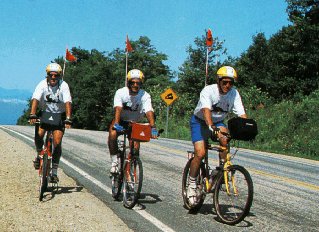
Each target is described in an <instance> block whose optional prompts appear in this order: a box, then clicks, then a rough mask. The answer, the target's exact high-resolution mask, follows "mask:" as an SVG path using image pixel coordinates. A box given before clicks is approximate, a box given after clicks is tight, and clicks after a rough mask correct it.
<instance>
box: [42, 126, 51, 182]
mask: <svg viewBox="0 0 319 232" xmlns="http://www.w3.org/2000/svg"><path fill="white" fill-rule="evenodd" d="M52 139H53V134H52V131H47V132H46V139H45V143H44V145H43V149H42V152H41V155H40V158H41V159H40V168H39V176H42V175H41V172H42V163H43V155H44V154H45V153H46V154H47V155H48V160H51V159H52ZM49 173H50V168H48V169H47V173H46V175H47V176H48V175H49Z"/></svg>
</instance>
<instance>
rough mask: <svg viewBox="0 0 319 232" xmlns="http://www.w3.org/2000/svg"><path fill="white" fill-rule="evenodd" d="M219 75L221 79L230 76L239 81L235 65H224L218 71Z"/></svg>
mask: <svg viewBox="0 0 319 232" xmlns="http://www.w3.org/2000/svg"><path fill="white" fill-rule="evenodd" d="M217 77H218V78H219V79H221V78H223V77H229V78H232V79H234V81H235V82H237V79H238V78H237V72H236V70H235V69H234V68H233V67H230V66H223V67H221V68H220V69H218V71H217Z"/></svg>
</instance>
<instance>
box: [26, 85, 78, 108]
mask: <svg viewBox="0 0 319 232" xmlns="http://www.w3.org/2000/svg"><path fill="white" fill-rule="evenodd" d="M32 99H37V100H38V101H39V107H40V109H41V110H43V111H46V112H51V113H63V112H65V103H66V102H72V98H71V94H70V89H69V85H68V84H67V83H66V82H65V81H62V83H61V84H60V86H59V85H56V86H54V87H52V86H50V85H49V84H48V82H47V80H46V79H44V80H42V81H41V82H40V83H39V84H38V85H37V87H36V88H35V90H34V92H33V95H32Z"/></svg>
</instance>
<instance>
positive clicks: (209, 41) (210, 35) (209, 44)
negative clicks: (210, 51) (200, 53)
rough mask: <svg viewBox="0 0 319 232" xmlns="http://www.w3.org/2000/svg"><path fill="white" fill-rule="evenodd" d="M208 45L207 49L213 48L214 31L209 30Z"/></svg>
mask: <svg viewBox="0 0 319 232" xmlns="http://www.w3.org/2000/svg"><path fill="white" fill-rule="evenodd" d="M206 45H207V47H211V46H212V45H213V36H212V31H211V30H210V29H208V31H207V33H206Z"/></svg>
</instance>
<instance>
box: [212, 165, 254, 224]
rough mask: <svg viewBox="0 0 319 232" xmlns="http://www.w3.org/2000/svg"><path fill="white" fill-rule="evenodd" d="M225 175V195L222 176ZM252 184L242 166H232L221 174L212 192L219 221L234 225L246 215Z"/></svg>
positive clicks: (251, 197)
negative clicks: (226, 180) (226, 181)
mask: <svg viewBox="0 0 319 232" xmlns="http://www.w3.org/2000/svg"><path fill="white" fill-rule="evenodd" d="M225 173H226V174H227V179H228V187H229V193H227V189H226V185H225V179H224V174H225ZM253 194H254V190H253V182H252V179H251V177H250V174H249V172H248V171H247V170H246V169H245V168H244V167H242V166H239V165H233V166H229V167H228V168H227V171H224V172H221V174H220V176H219V177H218V180H217V183H216V188H215V191H214V207H215V210H216V213H217V216H218V218H219V220H220V221H222V222H223V223H225V224H228V225H235V224H237V223H239V222H241V221H242V220H244V218H245V217H246V216H247V215H248V213H249V211H250V207H251V205H252V202H253Z"/></svg>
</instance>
